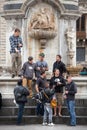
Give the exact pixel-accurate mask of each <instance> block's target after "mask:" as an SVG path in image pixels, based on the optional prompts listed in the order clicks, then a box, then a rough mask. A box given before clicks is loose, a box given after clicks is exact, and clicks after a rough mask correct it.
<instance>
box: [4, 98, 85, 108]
mask: <svg viewBox="0 0 87 130" xmlns="http://www.w3.org/2000/svg"><path fill="white" fill-rule="evenodd" d="M2 103H3V106H6V107H7V106H15V103H14V99H3V100H2ZM75 104H76V106H78V107H83V106H84V107H87V99H76V102H75ZM26 105H27V106H35V105H36V100H35V99H31V98H29V99H28V102H27V103H26ZM63 106H66V103H65V101H64V103H63Z"/></svg>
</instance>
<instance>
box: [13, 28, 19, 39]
mask: <svg viewBox="0 0 87 130" xmlns="http://www.w3.org/2000/svg"><path fill="white" fill-rule="evenodd" d="M19 35H20V29H18V28H16V29H15V30H14V36H16V37H18V36H19Z"/></svg>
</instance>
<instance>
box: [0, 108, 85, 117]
mask: <svg viewBox="0 0 87 130" xmlns="http://www.w3.org/2000/svg"><path fill="white" fill-rule="evenodd" d="M75 109H76V115H77V116H87V107H76V108H75ZM17 113H18V107H16V106H15V107H14V106H13V107H2V109H1V110H0V116H16V115H17ZM62 114H63V115H65V116H67V115H68V111H67V108H66V107H65V106H63V108H62ZM24 115H25V116H27V115H36V106H25V109H24Z"/></svg>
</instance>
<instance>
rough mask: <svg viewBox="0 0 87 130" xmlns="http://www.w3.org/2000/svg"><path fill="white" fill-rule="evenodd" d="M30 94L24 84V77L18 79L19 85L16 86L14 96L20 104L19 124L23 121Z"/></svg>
mask: <svg viewBox="0 0 87 130" xmlns="http://www.w3.org/2000/svg"><path fill="white" fill-rule="evenodd" d="M28 95H29V91H28V89H27V88H25V87H23V86H22V79H20V80H18V83H17V86H16V87H15V88H14V96H15V100H16V103H17V104H18V118H17V125H21V123H22V116H23V112H24V106H25V103H26V102H27V96H28Z"/></svg>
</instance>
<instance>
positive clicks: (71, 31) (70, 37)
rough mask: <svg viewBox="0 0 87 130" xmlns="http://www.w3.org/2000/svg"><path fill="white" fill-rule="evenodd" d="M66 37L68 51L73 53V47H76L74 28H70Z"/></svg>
mask: <svg viewBox="0 0 87 130" xmlns="http://www.w3.org/2000/svg"><path fill="white" fill-rule="evenodd" d="M65 35H66V39H67V44H68V51H72V50H73V46H74V38H75V35H76V32H75V30H74V28H73V27H70V28H68V29H67V31H66V33H65Z"/></svg>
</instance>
